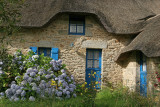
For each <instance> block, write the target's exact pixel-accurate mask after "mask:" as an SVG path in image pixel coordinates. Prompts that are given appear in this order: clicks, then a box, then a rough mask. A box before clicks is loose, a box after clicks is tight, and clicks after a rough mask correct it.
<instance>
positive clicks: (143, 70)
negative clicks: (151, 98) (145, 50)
mask: <svg viewBox="0 0 160 107" xmlns="http://www.w3.org/2000/svg"><path fill="white" fill-rule="evenodd" d="M140 94H141V95H143V96H147V64H146V57H145V56H144V55H143V54H142V53H140Z"/></svg>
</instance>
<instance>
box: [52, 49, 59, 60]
mask: <svg viewBox="0 0 160 107" xmlns="http://www.w3.org/2000/svg"><path fill="white" fill-rule="evenodd" d="M58 52H59V49H58V48H52V50H51V57H52V58H53V59H54V60H58Z"/></svg>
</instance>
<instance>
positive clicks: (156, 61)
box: [147, 57, 160, 95]
mask: <svg viewBox="0 0 160 107" xmlns="http://www.w3.org/2000/svg"><path fill="white" fill-rule="evenodd" d="M147 65H148V66H147V84H148V88H147V93H148V95H153V94H156V93H155V90H156V88H155V87H154V84H155V83H158V81H157V79H156V72H159V73H160V68H159V66H160V58H159V57H158V58H148V61H147Z"/></svg>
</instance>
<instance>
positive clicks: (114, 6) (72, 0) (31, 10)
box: [19, 0, 160, 59]
mask: <svg viewBox="0 0 160 107" xmlns="http://www.w3.org/2000/svg"><path fill="white" fill-rule="evenodd" d="M25 4H27V6H25V7H24V8H23V9H22V20H21V23H20V24H19V25H20V26H22V27H35V28H40V27H43V26H45V25H46V24H48V23H49V22H50V21H51V20H52V19H53V18H54V17H55V16H56V15H57V14H60V13H65V12H67V13H82V14H83V13H87V14H94V15H96V16H97V18H98V19H99V21H100V22H101V23H102V25H103V26H104V28H105V29H106V30H107V31H108V32H111V33H115V34H138V33H140V34H139V35H138V36H137V37H136V38H135V39H134V40H133V41H132V42H131V43H130V44H129V46H127V47H126V48H124V49H123V50H122V51H121V53H120V54H119V55H118V57H117V59H120V58H121V57H122V56H125V55H126V53H127V52H130V51H133V50H140V51H142V52H143V53H144V54H145V55H147V56H148V57H155V56H160V16H158V15H159V14H160V0H26V2H25Z"/></svg>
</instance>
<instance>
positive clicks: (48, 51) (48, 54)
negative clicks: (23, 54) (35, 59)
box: [38, 47, 51, 57]
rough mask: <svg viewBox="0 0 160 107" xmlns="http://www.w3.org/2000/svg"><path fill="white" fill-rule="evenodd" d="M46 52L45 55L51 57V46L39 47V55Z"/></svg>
mask: <svg viewBox="0 0 160 107" xmlns="http://www.w3.org/2000/svg"><path fill="white" fill-rule="evenodd" d="M41 54H44V56H48V57H51V48H43V47H39V48H38V55H41Z"/></svg>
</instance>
